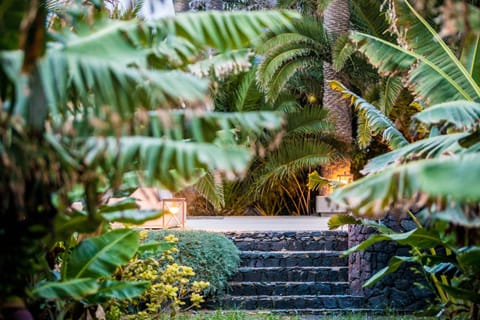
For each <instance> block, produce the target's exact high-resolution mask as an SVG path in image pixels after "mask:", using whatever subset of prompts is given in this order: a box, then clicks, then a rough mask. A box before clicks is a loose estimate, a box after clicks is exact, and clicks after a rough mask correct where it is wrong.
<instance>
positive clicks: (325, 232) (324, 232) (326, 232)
mask: <svg viewBox="0 0 480 320" xmlns="http://www.w3.org/2000/svg"><path fill="white" fill-rule="evenodd" d="M220 233H223V234H225V235H244V234H245V235H252V234H268V235H277V234H279V235H285V234H287V235H292V236H293V235H311V236H321V235H332V234H339V235H348V231H344V230H321V231H315V230H312V231H308V230H305V231H298V230H282V231H278V230H277V231H275V230H271V231H268V230H261V231H221V232H220Z"/></svg>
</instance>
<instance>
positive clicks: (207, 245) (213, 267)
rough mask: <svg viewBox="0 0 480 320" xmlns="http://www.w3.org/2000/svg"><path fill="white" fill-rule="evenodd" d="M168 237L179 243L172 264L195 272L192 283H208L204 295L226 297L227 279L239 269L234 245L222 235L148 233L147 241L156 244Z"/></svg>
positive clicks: (166, 231)
mask: <svg viewBox="0 0 480 320" xmlns="http://www.w3.org/2000/svg"><path fill="white" fill-rule="evenodd" d="M167 235H173V236H174V237H176V238H177V239H178V243H177V245H176V247H177V249H178V252H176V253H174V254H172V258H173V261H174V262H176V263H178V264H180V265H187V266H190V267H191V268H192V269H193V271H194V272H195V276H193V278H192V279H193V280H198V281H207V282H208V283H209V286H208V287H207V288H205V290H203V293H204V294H205V295H207V296H209V298H215V297H218V296H221V295H222V294H225V292H226V289H227V287H228V279H229V277H230V276H232V275H233V274H234V273H235V272H236V271H237V269H238V267H239V265H240V257H239V251H238V249H237V247H236V246H235V245H234V244H233V242H232V241H231V240H230V239H228V238H227V237H225V236H224V235H222V234H218V233H212V232H205V231H193V230H192V231H189V230H185V231H183V230H182V231H179V230H158V231H149V232H148V237H147V239H151V240H153V241H158V240H159V239H163V238H164V237H165V236H167Z"/></svg>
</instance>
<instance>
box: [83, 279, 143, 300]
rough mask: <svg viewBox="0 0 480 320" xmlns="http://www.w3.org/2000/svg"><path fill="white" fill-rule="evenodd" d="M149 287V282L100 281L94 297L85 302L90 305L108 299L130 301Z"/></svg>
mask: <svg viewBox="0 0 480 320" xmlns="http://www.w3.org/2000/svg"><path fill="white" fill-rule="evenodd" d="M150 285H151V283H150V281H116V280H106V281H102V282H100V288H99V289H98V291H97V293H96V294H95V296H92V297H91V298H90V299H88V300H87V301H88V302H90V303H101V302H105V301H108V300H109V299H116V300H123V299H132V298H135V297H138V296H140V295H141V294H143V292H145V290H146V289H147V288H148V287H149V286H150Z"/></svg>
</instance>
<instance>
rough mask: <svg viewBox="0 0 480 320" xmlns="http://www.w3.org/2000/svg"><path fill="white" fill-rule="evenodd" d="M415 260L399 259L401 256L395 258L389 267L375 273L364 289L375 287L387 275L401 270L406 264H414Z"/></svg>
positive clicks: (410, 258)
mask: <svg viewBox="0 0 480 320" xmlns="http://www.w3.org/2000/svg"><path fill="white" fill-rule="evenodd" d="M414 261H415V258H414V257H399V256H394V257H392V258H391V259H390V262H389V263H388V266H386V267H384V268H382V269H380V270H379V271H378V272H377V273H375V274H374V275H373V276H371V277H370V279H368V280H367V281H366V282H365V283H364V284H363V287H364V288H368V287H371V286H373V285H374V284H375V283H377V282H378V281H380V280H382V278H383V277H385V276H386V275H388V274H390V273H393V272H395V271H397V270H398V268H400V266H401V265H402V264H403V263H404V262H414Z"/></svg>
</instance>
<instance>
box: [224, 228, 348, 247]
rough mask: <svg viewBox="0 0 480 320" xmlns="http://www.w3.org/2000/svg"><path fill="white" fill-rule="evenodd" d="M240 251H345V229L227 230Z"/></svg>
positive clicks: (346, 238)
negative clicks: (308, 230)
mask: <svg viewBox="0 0 480 320" xmlns="http://www.w3.org/2000/svg"><path fill="white" fill-rule="evenodd" d="M224 234H225V235H226V236H227V237H228V238H230V239H231V240H232V241H233V242H234V243H235V245H236V246H237V248H238V249H239V250H240V251H282V250H287V251H325V250H328V251H343V250H346V249H347V247H348V233H347V232H345V231H311V232H305V231H301V232H300V231H299V232H295V231H274V232H226V233H224Z"/></svg>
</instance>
